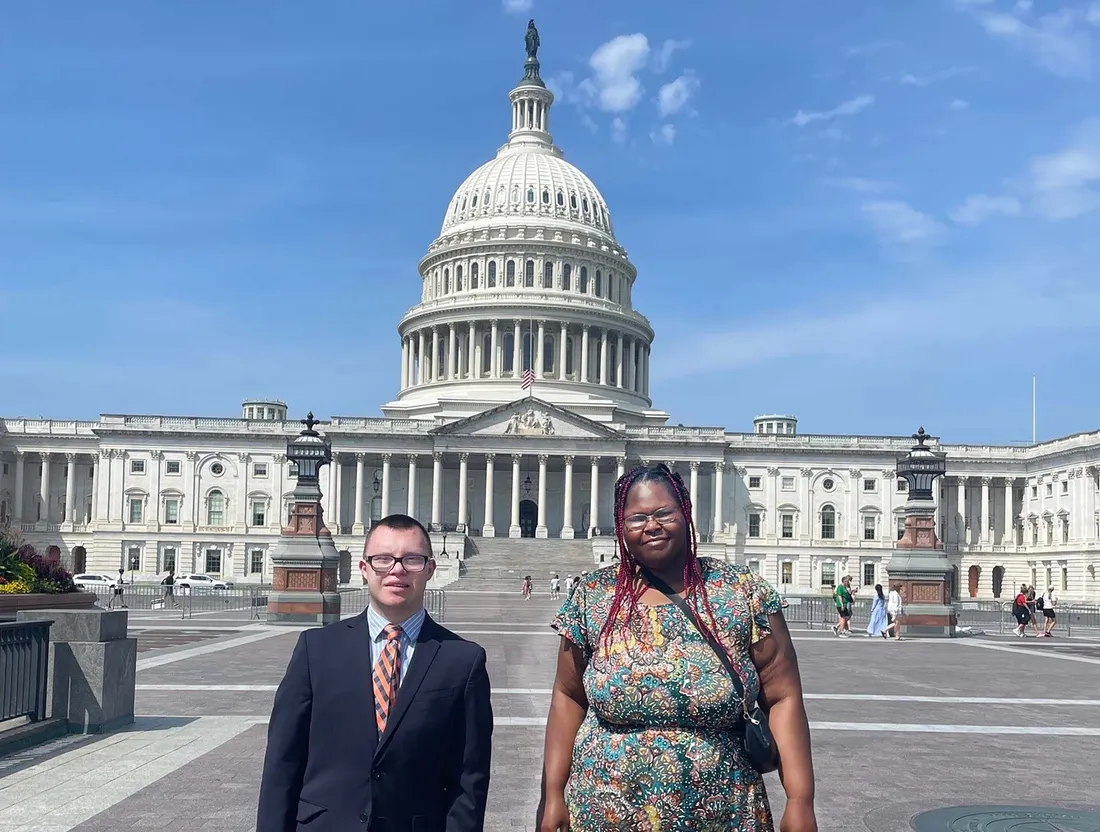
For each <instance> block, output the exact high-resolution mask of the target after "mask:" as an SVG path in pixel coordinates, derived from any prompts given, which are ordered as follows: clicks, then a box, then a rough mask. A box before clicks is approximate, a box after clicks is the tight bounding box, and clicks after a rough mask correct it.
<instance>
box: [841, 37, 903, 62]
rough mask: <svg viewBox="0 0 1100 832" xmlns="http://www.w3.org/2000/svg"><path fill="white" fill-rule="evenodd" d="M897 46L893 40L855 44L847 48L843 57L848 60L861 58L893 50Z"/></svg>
mask: <svg viewBox="0 0 1100 832" xmlns="http://www.w3.org/2000/svg"><path fill="white" fill-rule="evenodd" d="M897 45H898V43H897V41H893V40H872V41H869V42H867V43H861V44H857V45H856V46H849V47H848V48H847V49H845V50H844V55H845V57H848V58H862V57H865V56H867V55H874V54H875V53H876V52H883V51H885V50H887V49H893V48H895V47H896V46H897Z"/></svg>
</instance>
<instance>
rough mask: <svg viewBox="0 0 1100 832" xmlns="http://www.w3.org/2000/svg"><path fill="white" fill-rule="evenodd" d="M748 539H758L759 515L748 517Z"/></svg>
mask: <svg viewBox="0 0 1100 832" xmlns="http://www.w3.org/2000/svg"><path fill="white" fill-rule="evenodd" d="M749 537H760V515H759V514H750V515H749Z"/></svg>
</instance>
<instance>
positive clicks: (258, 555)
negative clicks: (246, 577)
mask: <svg viewBox="0 0 1100 832" xmlns="http://www.w3.org/2000/svg"><path fill="white" fill-rule="evenodd" d="M263 573H264V550H263V549H253V550H252V551H251V552H250V553H249V555H248V574H250V575H262V574H263Z"/></svg>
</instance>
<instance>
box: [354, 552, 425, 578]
mask: <svg viewBox="0 0 1100 832" xmlns="http://www.w3.org/2000/svg"><path fill="white" fill-rule="evenodd" d="M429 560H431V558H429V557H426V556H425V555H405V556H403V557H400V558H395V557H394V556H393V555H371V556H370V557H368V558H366V561H367V563H369V564H370V568H371V569H373V570H374V571H375V572H378V573H379V574H382V575H384V574H385V573H387V572H389V571H391V570H392V569H393V567H394V566H396V565H397V564H399V563H400V564H401V565H402V566H404V567H405V571H406V572H423V571H424V567H425V566H427V565H428V561H429Z"/></svg>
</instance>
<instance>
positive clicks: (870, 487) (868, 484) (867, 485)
mask: <svg viewBox="0 0 1100 832" xmlns="http://www.w3.org/2000/svg"><path fill="white" fill-rule="evenodd" d="M877 488H878V480H864V481H863V490H864V491H875V490H877Z"/></svg>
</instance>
